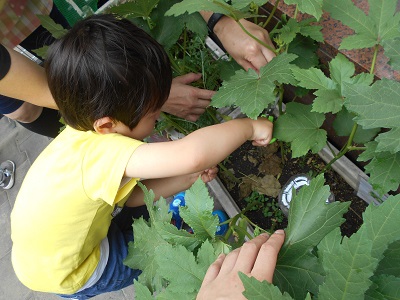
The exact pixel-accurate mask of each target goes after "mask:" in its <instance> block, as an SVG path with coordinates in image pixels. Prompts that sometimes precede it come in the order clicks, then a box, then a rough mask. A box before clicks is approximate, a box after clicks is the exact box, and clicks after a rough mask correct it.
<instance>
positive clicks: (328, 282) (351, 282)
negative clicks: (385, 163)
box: [318, 195, 400, 299]
mask: <svg viewBox="0 0 400 300" xmlns="http://www.w3.org/2000/svg"><path fill="white" fill-rule="evenodd" d="M399 200H400V196H399V195H397V196H395V197H389V198H388V199H387V200H386V201H385V202H383V203H382V204H381V205H380V206H376V207H375V206H372V205H370V206H368V207H367V209H366V211H365V213H364V214H363V219H364V223H363V225H362V227H361V228H360V229H359V231H358V232H357V233H355V234H353V235H352V236H351V237H350V238H347V237H345V238H344V239H343V241H342V243H341V244H339V243H338V238H337V237H338V236H339V237H340V231H339V230H337V232H335V233H330V234H329V235H327V236H326V238H325V239H327V240H328V241H336V244H335V245H334V246H332V247H326V246H325V245H326V244H327V243H323V242H321V244H320V245H319V246H318V249H319V252H321V253H322V255H321V257H322V263H323V266H324V270H325V271H326V279H325V282H324V284H323V285H322V286H321V288H320V292H319V294H318V297H319V298H321V299H364V294H365V292H366V291H367V290H368V289H369V288H370V287H373V286H374V285H373V284H372V282H371V280H370V278H371V276H372V275H373V274H374V271H375V269H376V267H377V265H378V262H379V261H380V260H381V259H382V258H383V257H384V253H385V251H386V250H387V249H388V247H389V245H390V244H391V243H393V242H394V241H397V240H399V239H400V227H399V226H398V217H397V216H398V214H399V213H400V202H399ZM332 235H336V237H333V236H332ZM374 283H375V284H378V286H380V284H379V282H377V281H375V282H374ZM381 287H383V286H380V288H381ZM387 291H389V290H387Z"/></svg>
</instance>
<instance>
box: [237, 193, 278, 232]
mask: <svg viewBox="0 0 400 300" xmlns="http://www.w3.org/2000/svg"><path fill="white" fill-rule="evenodd" d="M243 200H244V201H245V202H247V203H248V205H249V206H252V208H251V209H250V210H261V211H262V214H263V215H264V217H266V218H271V219H272V221H273V225H272V229H271V231H273V229H274V227H275V224H276V223H281V222H282V221H283V219H284V217H285V216H284V214H283V212H282V211H281V209H280V208H279V204H278V202H277V201H276V200H275V199H273V198H271V197H268V196H265V195H262V194H260V193H258V192H257V191H253V192H251V194H250V196H248V197H246V198H244V199H243Z"/></svg>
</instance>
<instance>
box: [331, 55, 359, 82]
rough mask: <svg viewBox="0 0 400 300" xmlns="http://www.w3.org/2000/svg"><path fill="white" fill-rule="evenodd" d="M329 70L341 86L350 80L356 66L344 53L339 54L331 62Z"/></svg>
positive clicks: (333, 78)
mask: <svg viewBox="0 0 400 300" xmlns="http://www.w3.org/2000/svg"><path fill="white" fill-rule="evenodd" d="M329 70H330V73H331V78H332V80H333V81H334V82H336V83H337V84H339V85H340V86H341V85H342V84H343V82H350V78H351V77H352V76H353V75H354V72H355V67H354V64H353V63H352V62H350V61H349V60H348V59H347V58H346V57H345V56H344V55H343V54H338V55H336V57H335V58H334V59H332V60H331V61H330V62H329Z"/></svg>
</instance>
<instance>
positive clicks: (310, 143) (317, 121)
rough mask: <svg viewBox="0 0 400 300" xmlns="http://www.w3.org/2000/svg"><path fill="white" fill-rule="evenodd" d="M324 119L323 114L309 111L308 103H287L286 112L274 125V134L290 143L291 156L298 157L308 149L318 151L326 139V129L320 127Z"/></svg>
mask: <svg viewBox="0 0 400 300" xmlns="http://www.w3.org/2000/svg"><path fill="white" fill-rule="evenodd" d="M324 120H325V116H324V115H323V114H319V113H316V112H311V106H310V105H304V104H300V103H294V102H292V103H288V104H287V105H286V113H285V114H284V115H282V116H280V117H279V118H278V120H277V121H276V122H275V125H274V136H275V137H276V138H277V139H279V140H282V141H284V142H290V143H291V149H292V156H293V157H300V156H303V155H305V154H306V153H307V152H308V151H309V150H311V151H312V152H313V153H317V152H318V151H320V150H321V149H322V148H323V147H324V145H325V143H326V140H327V134H326V131H325V130H323V129H321V128H320V127H321V126H322V123H323V122H324Z"/></svg>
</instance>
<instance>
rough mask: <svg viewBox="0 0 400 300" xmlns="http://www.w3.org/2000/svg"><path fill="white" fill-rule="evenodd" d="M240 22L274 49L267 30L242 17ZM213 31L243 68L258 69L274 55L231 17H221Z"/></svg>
mask: <svg viewBox="0 0 400 300" xmlns="http://www.w3.org/2000/svg"><path fill="white" fill-rule="evenodd" d="M240 23H241V24H242V25H243V27H244V28H246V30H247V31H248V32H250V33H251V34H252V35H253V36H255V37H256V38H258V39H259V40H260V41H262V42H263V43H265V44H267V45H269V46H270V47H271V48H272V49H275V48H274V45H273V44H272V42H271V39H270V38H269V34H268V31H267V30H265V29H264V28H262V27H260V26H258V25H257V24H254V23H253V22H250V21H247V20H244V19H242V20H240ZM214 33H215V34H216V35H217V37H218V38H219V40H220V41H221V43H222V44H223V45H224V47H225V50H226V51H227V52H228V53H229V54H230V55H231V56H232V57H233V58H234V59H235V60H236V62H237V63H238V64H240V65H241V66H242V67H243V68H244V69H245V70H248V69H250V68H251V69H254V70H256V71H259V70H260V68H261V67H262V66H264V65H266V64H267V63H268V62H270V61H271V59H273V58H274V57H275V53H274V52H273V51H271V50H270V49H268V48H266V47H264V46H263V45H261V44H260V43H258V42H257V41H255V40H254V39H253V38H251V37H250V36H249V35H247V34H246V33H245V32H244V31H243V29H242V28H241V27H240V26H239V24H237V23H236V22H235V21H234V20H233V19H231V18H228V17H222V18H221V19H220V20H219V21H218V23H217V24H216V25H215V27H214Z"/></svg>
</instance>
